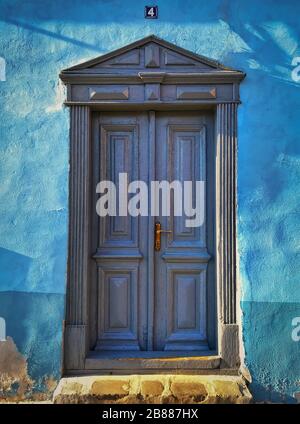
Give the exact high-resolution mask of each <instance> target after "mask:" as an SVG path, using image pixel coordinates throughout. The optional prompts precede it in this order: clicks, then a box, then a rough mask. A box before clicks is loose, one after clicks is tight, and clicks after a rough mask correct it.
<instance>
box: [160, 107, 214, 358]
mask: <svg viewBox="0 0 300 424" xmlns="http://www.w3.org/2000/svg"><path fill="white" fill-rule="evenodd" d="M206 126H207V122H206V120H205V116H203V115H199V114H196V113H180V114H179V113H160V114H157V119H156V159H157V160H156V179H157V180H159V181H161V180H167V181H169V182H170V183H171V182H172V181H174V180H179V181H180V182H181V183H182V186H183V182H184V181H193V182H194V183H195V181H203V182H204V184H205V185H206ZM195 190H196V187H195V186H194V187H193V195H194V197H193V204H195ZM172 194H173V193H172ZM177 201H178V200H177V199H176V196H174V194H173V195H172V196H171V208H170V209H171V214H170V216H160V217H158V218H157V220H159V221H160V222H161V224H162V228H163V229H165V230H171V231H172V233H170V234H168V233H166V234H164V233H162V236H161V250H160V251H158V252H156V253H155V311H154V321H155V325H154V349H155V350H201V349H207V348H208V346H207V336H206V303H207V300H206V285H207V281H206V268H207V262H208V260H209V254H208V251H207V243H206V216H205V215H206V192H205V190H204V192H203V196H202V198H201V202H202V207H203V210H204V221H203V224H202V225H201V226H200V227H187V226H186V219H187V218H189V217H187V216H186V215H185V214H184V210H183V215H182V216H174V205H175V202H177ZM183 209H184V208H183Z"/></svg>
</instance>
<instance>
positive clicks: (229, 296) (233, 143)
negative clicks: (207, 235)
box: [217, 103, 237, 324]
mask: <svg viewBox="0 0 300 424" xmlns="http://www.w3.org/2000/svg"><path fill="white" fill-rule="evenodd" d="M217 134H218V139H217V149H218V156H219V161H218V162H219V166H218V181H217V187H218V190H219V211H220V213H219V214H218V220H219V222H218V228H217V231H218V232H219V237H218V240H219V245H218V270H217V272H218V278H219V284H220V307H221V310H220V313H221V320H222V322H223V323H224V324H235V323H236V149H237V105H236V104H234V103H231V104H230V103H227V104H219V105H218V106H217Z"/></svg>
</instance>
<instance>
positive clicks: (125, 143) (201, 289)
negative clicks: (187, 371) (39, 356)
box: [91, 111, 213, 351]
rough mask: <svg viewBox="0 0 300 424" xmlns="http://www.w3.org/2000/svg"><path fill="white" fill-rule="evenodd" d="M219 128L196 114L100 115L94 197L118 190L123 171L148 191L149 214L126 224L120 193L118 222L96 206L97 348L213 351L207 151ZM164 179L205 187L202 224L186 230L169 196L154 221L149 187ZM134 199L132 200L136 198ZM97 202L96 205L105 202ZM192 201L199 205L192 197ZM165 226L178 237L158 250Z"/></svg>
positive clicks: (96, 131)
mask: <svg viewBox="0 0 300 424" xmlns="http://www.w3.org/2000/svg"><path fill="white" fill-rule="evenodd" d="M212 130H213V124H212V118H211V116H210V114H209V113H200V112H198V111H197V112H195V111H190V112H175V111H174V112H152V111H150V112H122V113H121V112H110V113H108V112H105V113H102V112H99V113H95V114H94V116H93V151H92V156H93V179H92V180H93V181H92V182H93V190H94V191H96V185H97V183H98V182H99V181H101V180H102V181H103V180H109V181H113V182H114V183H115V184H116V186H117V188H118V189H120V187H118V178H119V174H120V173H126V174H127V176H128V183H130V182H132V181H136V180H141V181H144V182H145V183H146V184H147V186H148V188H149V190H148V199H147V200H148V210H147V212H149V213H147V215H148V216H140V215H139V216H131V215H129V214H127V216H126V211H125V212H124V210H123V212H122V211H121V214H122V215H123V216H120V213H119V212H120V211H118V207H119V198H118V196H119V192H118V191H117V196H116V198H117V216H106V217H99V216H98V215H97V214H96V208H95V207H94V211H93V223H94V224H93V226H92V240H93V242H92V243H93V245H94V250H93V261H94V262H93V263H94V265H95V268H96V270H97V271H96V273H95V274H93V275H95V277H93V278H95V279H96V283H95V282H94V284H91V285H93V286H94V287H95V290H94V291H93V294H92V302H94V309H95V311H96V313H95V320H96V323H95V328H96V335H97V337H96V339H97V342H96V346H95V349H99V350H149V351H163V350H173V351H180V350H185V351H189V350H191V351H192V350H206V349H207V348H208V341H207V340H208V337H207V329H208V324H209V323H208V319H209V317H210V315H209V314H208V308H209V302H208V290H207V288H208V285H209V284H213V281H210V280H211V278H210V277H209V276H208V272H207V268H208V266H207V265H208V262H209V256H210V253H211V252H210V250H211V249H210V247H211V246H212V245H213V241H212V238H211V234H210V232H212V224H211V222H210V218H209V215H210V214H211V213H212V209H213V208H210V207H208V203H209V204H211V203H213V196H211V195H209V194H208V189H209V187H210V185H209V182H208V180H209V175H210V173H209V172H208V167H209V161H208V158H207V152H208V150H209V149H208V144H209V143H210V142H211V139H212ZM162 180H167V181H169V182H172V181H174V180H178V181H180V182H182V187H183V182H184V181H193V182H195V181H202V182H203V183H202V184H203V186H202V187H204V189H203V190H204V191H203V194H202V195H201V196H200V195H199V197H200V200H201V205H200V206H201V208H202V213H203V222H202V225H201V226H198V227H187V226H186V219H187V218H188V217H187V216H185V214H184V213H183V216H174V199H175V196H174V193H173V192H172V190H171V193H172V194H171V198H170V199H171V200H170V214H169V216H163V214H162V211H161V209H162V208H160V212H159V214H158V216H151V206H152V208H153V199H151V190H150V186H151V181H162ZM193 188H194V190H193V193H194V196H195V186H194V187H193ZM132 191H134V193H132V194H129V195H128V199H130V198H132V197H133V196H134V195H135V193H136V192H135V190H132ZM138 191H139V190H137V192H138ZM183 191H184V190H183ZM183 194H184V193H183ZM93 199H94V200H93V201H94V203H96V202H97V199H99V194H94V195H93ZM182 199H183V197H182ZM151 200H152V205H151ZM160 200H161V202H164V201H166V200H165V199H164V198H161V199H160ZM193 202H194V203H193V206H195V198H194V199H193ZM182 205H183V204H182ZM94 206H95V205H94ZM137 206H141V205H140V204H138V205H137ZM183 206H184V205H183ZM183 209H184V207H183ZM144 212H145V210H144ZM145 215H146V214H145ZM158 222H159V223H160V224H161V229H163V230H168V231H171V232H170V233H161V246H160V249H159V250H155V248H154V244H155V234H154V232H155V224H156V223H158Z"/></svg>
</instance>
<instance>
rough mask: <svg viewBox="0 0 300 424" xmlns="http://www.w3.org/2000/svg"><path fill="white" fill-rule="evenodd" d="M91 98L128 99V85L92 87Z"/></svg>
mask: <svg viewBox="0 0 300 424" xmlns="http://www.w3.org/2000/svg"><path fill="white" fill-rule="evenodd" d="M89 92H90V99H91V100H128V98H129V88H128V87H118V86H115V87H98V88H90V90H89Z"/></svg>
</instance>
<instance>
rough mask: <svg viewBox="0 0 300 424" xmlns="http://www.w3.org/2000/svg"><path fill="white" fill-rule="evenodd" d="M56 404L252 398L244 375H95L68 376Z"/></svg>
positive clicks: (57, 392) (56, 395)
mask: <svg viewBox="0 0 300 424" xmlns="http://www.w3.org/2000/svg"><path fill="white" fill-rule="evenodd" d="M53 402H54V403H58V404H59V403H79V404H80V403H104V404H105V403H108V404H110V403H112V404H113V403H116V404H130V403H135V404H136V403H142V404H147V403H149V404H151V403H154V404H155V403H158V404H174V403H184V404H189V403H198V404H211V403H213V404H216V403H229V404H230V403H231V404H247V403H252V395H251V393H250V392H249V389H248V387H247V384H246V382H245V380H244V379H243V377H242V376H225V375H222V376H220V375H174V374H165V375H153V374H150V375H134V374H132V375H128V376H124V375H115V376H106V375H102V376H99V375H93V376H81V377H64V378H62V379H61V380H60V382H59V385H58V386H57V388H56V390H55V392H54V395H53Z"/></svg>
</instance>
